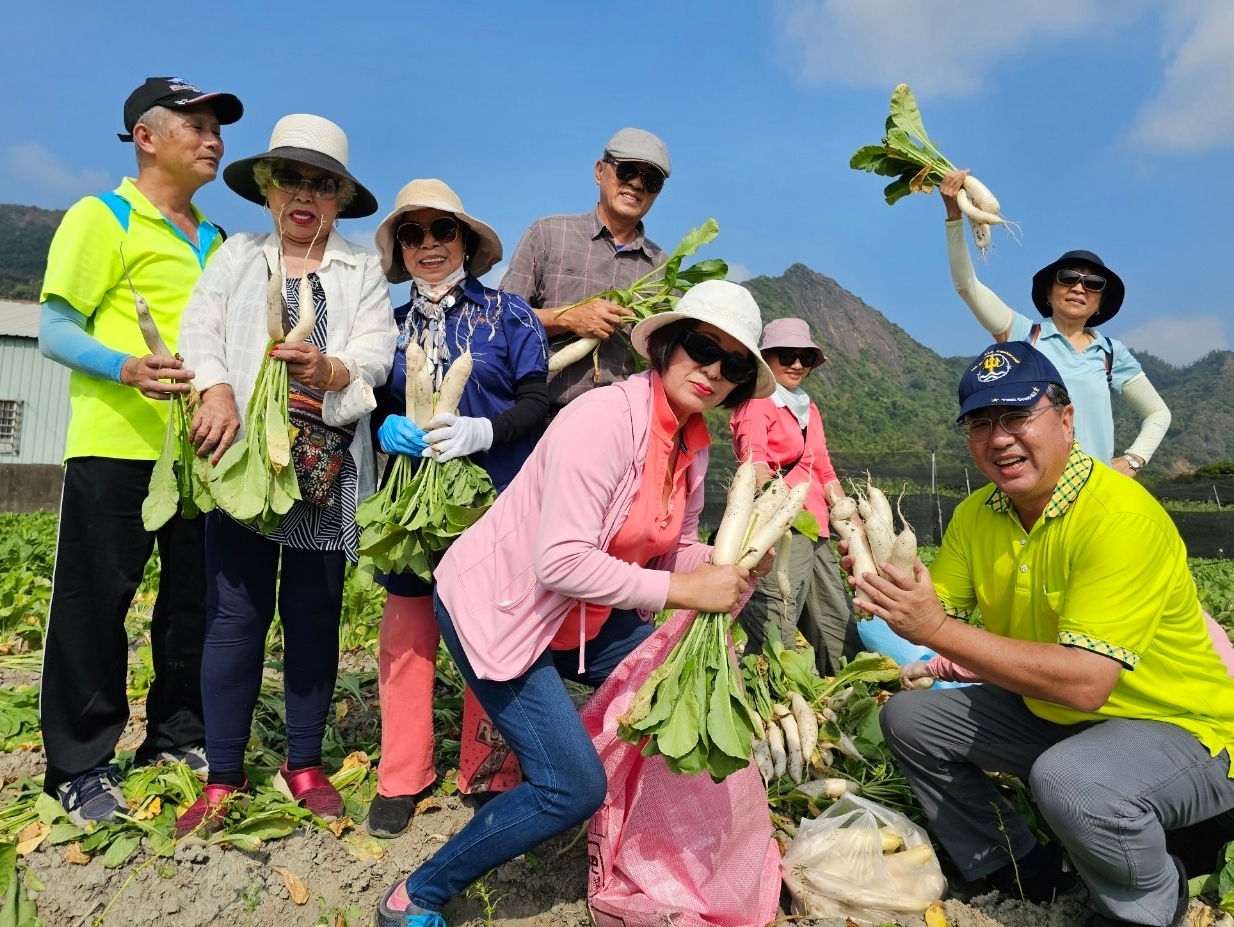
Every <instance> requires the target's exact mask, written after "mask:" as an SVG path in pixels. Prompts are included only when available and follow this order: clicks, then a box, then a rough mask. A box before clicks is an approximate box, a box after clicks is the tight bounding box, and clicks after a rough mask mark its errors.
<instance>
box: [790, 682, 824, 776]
mask: <svg viewBox="0 0 1234 927" xmlns="http://www.w3.org/2000/svg"><path fill="white" fill-rule="evenodd" d="M788 703H789V705H791V706H792V709H793V720H795V721H796V722H797V735H798V736H799V737H800V738H801V755H802V756H803V757H805V761H806V762H807V763H808V762H810V757H812V756H813V755H814V747H815V746H816V745H817V744H818V721H816V720H815V718H814V709H812V708H811V707H810V706H809V704H808V703H807V702H806V700H805V699H804V698H802V697H801V693H799V692H793V693H792V694H791V695H790V696H789V701H788Z"/></svg>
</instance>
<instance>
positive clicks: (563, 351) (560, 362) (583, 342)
mask: <svg viewBox="0 0 1234 927" xmlns="http://www.w3.org/2000/svg"><path fill="white" fill-rule="evenodd" d="M599 345H600V339H599V338H579V339H578V340H577V341H572V342H570V343H569V344H567V345H565V346H564V347H562V348H560V349H559V350H556V351H554V352H553V356H552V357H550V358H549V359H548V372H549V373H560V372H561V371H562V370H565V369H566V368H567V367H569V366H570V365H571V364H573V363H576V362H578V361H581V360H582V359H583V358H584V357H586V356H587V355H588V354H590V353H591V352H592V351H594V350H595V349H596V348H597V347H599Z"/></svg>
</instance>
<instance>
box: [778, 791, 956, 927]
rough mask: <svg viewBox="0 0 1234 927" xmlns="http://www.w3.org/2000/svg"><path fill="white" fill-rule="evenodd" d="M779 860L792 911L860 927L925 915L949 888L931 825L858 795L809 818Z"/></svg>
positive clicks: (802, 824)
mask: <svg viewBox="0 0 1234 927" xmlns="http://www.w3.org/2000/svg"><path fill="white" fill-rule="evenodd" d="M780 867H781V870H782V872H783V875H784V884H785V885H786V886H787V887H788V890H789V893H790V894H791V895H792V896H793V911H792V913H793V914H799V915H805V916H807V917H825V918H837V917H838V918H848V919H849V920H852V921H854V922H855V923H857V924H860V925H861V927H874V925H876V924H885V923H888V922H892V923H900V922H903V920H904V916H905V915H908V914H921V913H922V912H923V911H925V909H926V908H927V907H929V905H930V903H931V902H933V901H937V900H938V899H940V898H942V897H943V892H944V891H945V890H946V888H947V880H946V879H945V878H944V877H943V872H942V869H941V868H940V867H939V864H938V857H937V856H936V855H935V854H934V848H933V847H932V846H931V845H930V838H929V837H928V836H927V835H926V832H925V831H924V830H923V829H922V828H920V827H918V826H917V825H916V824H914V823H913V822H912V821H910V820H909V819H908V818H906V817H905V816H904V815H902V814H900V813H898V812H895V811H892V810H891V809H890V808H884V807H883V806H882V805H880V804H878V803H877V802H873V801H870V800H869V799H867V798H861V797H860V796H857V795H844V796H841V797H840V798H839V799H838V800H837V801H836V802H835V804H833V805H832V806H831V807H830V808H828V809H827V810H826V811H824V812H823V813H822V814H820V815H819V816H818V817H816V818H806V819H803V820H802V822H801V825H800V827H798V829H797V836H796V837H795V838H794V839H793V842H792V844H790V845H789V848H788V852H787V853H785V854H784V858H783V859H782V860H781V861H780Z"/></svg>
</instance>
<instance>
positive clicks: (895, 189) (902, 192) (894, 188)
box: [883, 173, 914, 206]
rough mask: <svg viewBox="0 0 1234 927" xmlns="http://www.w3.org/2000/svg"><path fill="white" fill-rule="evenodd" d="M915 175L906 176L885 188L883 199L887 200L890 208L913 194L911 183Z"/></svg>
mask: <svg viewBox="0 0 1234 927" xmlns="http://www.w3.org/2000/svg"><path fill="white" fill-rule="evenodd" d="M913 176H914V175H913V174H911V173H910V174H904V175H903V176H901V177H900V178H899V179H898V180H893V181H892V182H891V183H889V184H887V186H886V187H884V188H883V198H884V199H886V201H887V205H888V206H894V205H895V204H896V203H898V202H899V201H900V200H902V199H904V197H906V196H908V195H909V194H910V193H912V192H913V189H912V187H911V186H909V181H910V180H912V179H913Z"/></svg>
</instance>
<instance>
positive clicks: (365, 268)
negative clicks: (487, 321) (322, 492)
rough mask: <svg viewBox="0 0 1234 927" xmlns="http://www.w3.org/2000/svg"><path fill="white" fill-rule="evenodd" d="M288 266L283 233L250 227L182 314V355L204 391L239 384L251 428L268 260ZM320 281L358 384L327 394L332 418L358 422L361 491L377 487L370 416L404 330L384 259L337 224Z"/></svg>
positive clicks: (205, 276)
mask: <svg viewBox="0 0 1234 927" xmlns="http://www.w3.org/2000/svg"><path fill="white" fill-rule="evenodd" d="M278 266H279V249H278V238H277V236H276V235H275V234H274V233H273V232H271V233H268V234H257V233H252V232H242V233H240V234H237V235H233V236H231V237H230V238H228V239H227V241H226V242H224V243H223V247H221V248H220V249H219V250H218V252H217V253H216V254H215V256H214V259H213V260H212V261H211V262H210V264H209V265H208V266H207V267H206V269H205V271H204V272H203V273H202V275H201V277H200V279H199V280H198V281H197V285H196V286H195V287H194V288H193V295H192V296H191V297H190V298H189V301H188V305H186V306H185V307H184V315H183V316H182V318H181V321H180V341H179V345H178V346H179V349H180V354H181V356H182V357H183V358H184V366H185V367H187V368H188V369H190V370H192V371H193V372H194V373H195V374H196V377H195V378H194V380H193V385H194V386H195V387H197V389H198V391H201V392H204V391H205V390H207V389H209V388H210V387H212V386H215V385H217V384H219V383H229V384H231V388H232V390H234V391H235V395H236V405H237V407H238V409H237V412H238V414H239V416H240V419H241V428H243V419H244V412H245V410H246V409H247V408H248V401H249V397H250V396H251V395H252V393H253V387H254V386H255V385H256V382H257V371H258V368H259V367H260V366H261V361H262V358H263V357H264V356H265V352H266V345H267V344H268V342H269V341H270V336H269V334H268V332H267V329H266V280H267V268H270V267H273V268H277V267H278ZM317 276H318V279H320V281H321V285H322V289H323V290H324V291H325V295H326V353H327V354H329V355H330V356H331V357H333V358H335V359H337V360H339V361H341V362H342V363H343V364H345V365H346V367H347V371H348V372H349V373H350V374H351V382H350V383H349V384H348V385H347V387H346V388H345V389H342V390H335V391H331V392H328V393H326V396H325V400H324V402H323V404H322V417H323V419H324V420H325V421H326V423H327V424H331V425H336V426H337V425H348V424H351V423H352V422H358V423H359V425H358V427H357V428H356V436H355V439H354V440H353V441H352V442H351V448H350V451H351V457H352V461H353V462H354V463H355V465H356V474H357V477H358V481H359V486H358V491H359V497H360V499H363V498H365V497H366V496H369V495H371V494H372V493H373V491H374V490H375V489H376V485H377V473H376V461H375V459H374V456H373V448H372V440H371V438H370V436H369V429H368V427H367V424H366V423H364V422H362V421H360V420H361V419H363V418H364V417H365V416H367V415H368V413H369V412H371V411H372V410H373V409H374V408H375V407H376V405H377V403H376V400H375V399H374V398H373V387H374V386H380V385H381V384H383V383H385V382H386V377H387V376H388V375H389V373H390V366H391V364H392V363H393V360H394V342H395V339H396V338H397V336H398V329H397V328H396V327H395V324H394V310H393V309H392V308H391V306H390V292H389V287H388V285H387V283H386V278H385V275H384V274H383V273H382V271H381V265H380V263H379V260H378V257H377V255H375V254H372V253H370V252H368V251H365V250H364V249H363V248H361V247H359V246H358V245H353V244H352V243H351V242H349V241H347V240H346V239H345V238H343V236H341V235H339V234H338V232H335V231H333V230H332V231H331V232H330V238H329V240H328V241H327V242H326V253H325V257H324V258H323V259H322V262H321V267H319V268H318V269H317Z"/></svg>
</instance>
